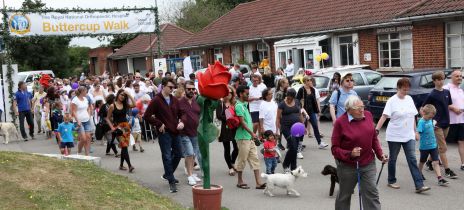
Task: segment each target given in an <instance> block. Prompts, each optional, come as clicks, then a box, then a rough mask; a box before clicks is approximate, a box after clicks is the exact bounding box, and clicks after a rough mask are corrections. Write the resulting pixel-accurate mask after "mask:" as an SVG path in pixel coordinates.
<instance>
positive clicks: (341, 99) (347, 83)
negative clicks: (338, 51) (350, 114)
mask: <svg viewBox="0 0 464 210" xmlns="http://www.w3.org/2000/svg"><path fill="white" fill-rule="evenodd" d="M353 87H354V80H353V75H352V74H351V73H348V74H346V75H345V76H343V77H342V81H341V88H339V89H338V90H336V91H334V92H333V93H332V96H331V97H330V100H329V104H330V116H331V117H332V123H334V124H335V120H336V119H337V118H338V117H340V116H341V115H342V114H344V113H345V112H346V110H345V101H346V99H347V98H348V97H349V96H351V95H355V96H357V95H358V94H357V93H356V92H355V91H354V90H353ZM339 94H340V95H339Z"/></svg>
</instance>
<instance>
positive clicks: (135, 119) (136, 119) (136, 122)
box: [129, 108, 145, 152]
mask: <svg viewBox="0 0 464 210" xmlns="http://www.w3.org/2000/svg"><path fill="white" fill-rule="evenodd" d="M141 119H142V116H141V115H139V110H138V109H137V108H134V109H132V117H131V120H130V121H129V122H130V125H131V134H132V137H134V141H135V144H138V145H139V148H140V152H144V151H145V150H144V149H143V147H142V128H141V127H140V120H141ZM135 144H134V146H132V150H134V151H138V150H137V146H136V145H135Z"/></svg>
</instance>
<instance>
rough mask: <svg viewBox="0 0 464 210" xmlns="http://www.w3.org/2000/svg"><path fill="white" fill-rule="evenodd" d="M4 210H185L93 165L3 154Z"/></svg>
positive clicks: (1, 196)
mask: <svg viewBox="0 0 464 210" xmlns="http://www.w3.org/2000/svg"><path fill="white" fill-rule="evenodd" d="M0 186H1V187H0V203H1V204H2V205H0V209H184V208H183V207H182V206H180V205H179V204H176V203H174V202H173V201H171V200H170V199H168V198H165V197H162V196H160V195H157V194H155V193H154V192H153V191H151V190H149V189H147V188H144V187H142V186H140V185H138V184H137V183H135V182H133V181H130V180H129V179H128V178H127V177H124V176H120V175H115V174H112V173H110V172H108V171H105V170H103V169H101V168H99V167H97V166H95V165H93V164H91V163H86V162H80V161H70V160H57V159H53V158H48V157H42V156H37V155H31V154H26V153H17V152H0Z"/></svg>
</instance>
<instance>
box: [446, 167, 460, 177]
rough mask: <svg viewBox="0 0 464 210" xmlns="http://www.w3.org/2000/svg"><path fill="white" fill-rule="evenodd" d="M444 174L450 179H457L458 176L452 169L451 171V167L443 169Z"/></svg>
mask: <svg viewBox="0 0 464 210" xmlns="http://www.w3.org/2000/svg"><path fill="white" fill-rule="evenodd" d="M445 176H446V177H448V178H450V179H457V178H458V175H456V174H455V173H454V171H452V170H451V169H449V168H447V169H445Z"/></svg>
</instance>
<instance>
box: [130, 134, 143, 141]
mask: <svg viewBox="0 0 464 210" xmlns="http://www.w3.org/2000/svg"><path fill="white" fill-rule="evenodd" d="M132 137H134V141H135V142H140V141H142V133H140V132H136V133H132Z"/></svg>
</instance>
